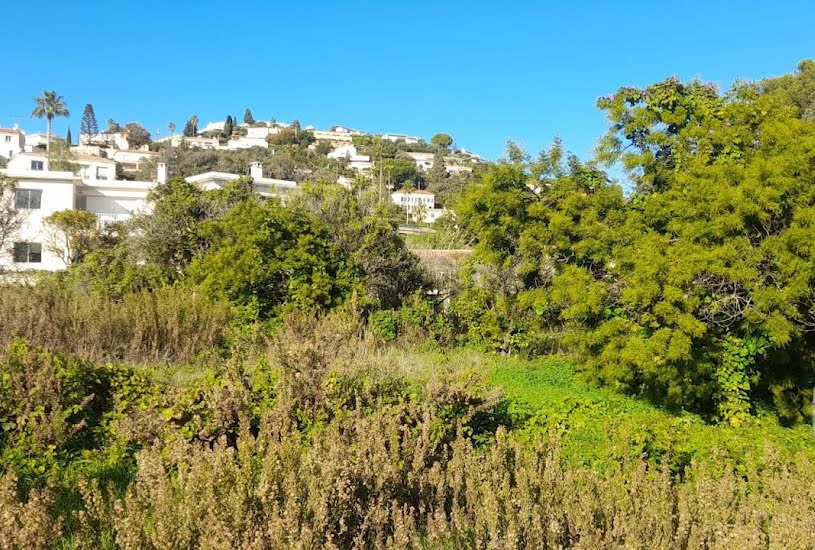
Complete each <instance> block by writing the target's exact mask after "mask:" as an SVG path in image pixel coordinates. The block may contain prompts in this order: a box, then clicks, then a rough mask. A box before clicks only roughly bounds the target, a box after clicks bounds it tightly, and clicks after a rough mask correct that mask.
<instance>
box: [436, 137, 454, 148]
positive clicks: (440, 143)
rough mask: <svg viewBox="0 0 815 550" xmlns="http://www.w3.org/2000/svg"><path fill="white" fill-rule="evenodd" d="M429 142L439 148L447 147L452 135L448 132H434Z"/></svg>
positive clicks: (451, 142) (450, 143)
mask: <svg viewBox="0 0 815 550" xmlns="http://www.w3.org/2000/svg"><path fill="white" fill-rule="evenodd" d="M430 143H432V144H433V145H435V146H436V147H438V148H439V149H449V148H450V146H451V145H452V144H453V137H452V136H451V135H450V134H436V135H434V136H433V137H432V138H430Z"/></svg>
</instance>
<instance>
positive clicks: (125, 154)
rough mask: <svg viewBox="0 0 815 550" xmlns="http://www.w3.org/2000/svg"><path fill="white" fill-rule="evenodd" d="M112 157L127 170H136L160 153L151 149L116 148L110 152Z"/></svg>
mask: <svg viewBox="0 0 815 550" xmlns="http://www.w3.org/2000/svg"><path fill="white" fill-rule="evenodd" d="M108 154H109V155H110V159H111V160H113V161H115V162H118V163H119V164H121V165H122V169H124V170H125V171H127V172H134V171H136V170H138V169H139V168H141V167H142V165H143V164H144V163H146V162H149V161H150V160H152V159H154V158H156V157H157V156H158V153H153V152H150V151H141V150H138V151H134V150H115V151H110V152H108Z"/></svg>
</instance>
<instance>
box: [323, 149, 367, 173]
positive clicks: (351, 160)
mask: <svg viewBox="0 0 815 550" xmlns="http://www.w3.org/2000/svg"><path fill="white" fill-rule="evenodd" d="M326 156H327V157H328V158H330V159H345V160H346V161H347V162H348V167H349V168H353V169H354V170H357V171H358V172H365V171H367V170H370V169H371V167H372V166H373V163H372V162H371V157H369V156H368V155H360V154H359V153H358V152H357V148H356V147H355V146H354V145H352V144H350V143H348V144H345V145H340V146H339V147H337V148H336V149H334V150H333V151H331V152H330V153H328V154H327V155H326Z"/></svg>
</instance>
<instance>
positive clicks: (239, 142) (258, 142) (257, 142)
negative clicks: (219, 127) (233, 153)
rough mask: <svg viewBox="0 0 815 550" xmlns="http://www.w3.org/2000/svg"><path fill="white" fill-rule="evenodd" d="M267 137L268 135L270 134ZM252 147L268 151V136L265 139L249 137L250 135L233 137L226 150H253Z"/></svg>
mask: <svg viewBox="0 0 815 550" xmlns="http://www.w3.org/2000/svg"><path fill="white" fill-rule="evenodd" d="M259 129H260V130H268V129H269V128H259ZM266 135H268V133H267V134H266ZM252 147H263V148H264V149H268V148H269V144H268V143H267V141H266V136H263V137H249V136H248V135H247V136H233V137H232V138H230V140H229V141H228V142H227V143H226V148H227V149H230V150H236V149H251V148H252Z"/></svg>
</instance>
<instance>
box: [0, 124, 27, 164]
mask: <svg viewBox="0 0 815 550" xmlns="http://www.w3.org/2000/svg"><path fill="white" fill-rule="evenodd" d="M23 151H25V134H24V133H23V132H22V131H20V130H18V129H17V128H0V157H3V158H4V159H6V160H9V159H11V158H13V157H14V155H17V154H19V153H22V152H23Z"/></svg>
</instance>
